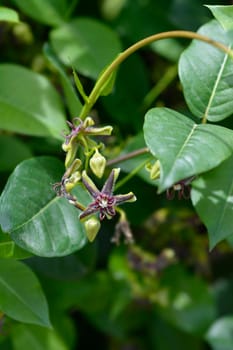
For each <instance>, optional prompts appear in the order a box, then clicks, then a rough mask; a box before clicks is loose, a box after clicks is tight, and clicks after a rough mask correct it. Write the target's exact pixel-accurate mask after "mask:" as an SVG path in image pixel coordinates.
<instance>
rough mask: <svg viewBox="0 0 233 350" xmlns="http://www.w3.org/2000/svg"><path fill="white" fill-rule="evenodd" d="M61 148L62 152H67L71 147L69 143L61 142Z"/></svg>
mask: <svg viewBox="0 0 233 350" xmlns="http://www.w3.org/2000/svg"><path fill="white" fill-rule="evenodd" d="M61 147H62V149H63V151H64V152H68V151H69V150H70V149H71V145H70V144H69V143H66V142H63V144H62V146H61Z"/></svg>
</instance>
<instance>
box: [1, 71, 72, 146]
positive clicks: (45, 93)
mask: <svg viewBox="0 0 233 350" xmlns="http://www.w3.org/2000/svg"><path fill="white" fill-rule="evenodd" d="M0 76H1V84H0V128H1V129H4V130H9V131H13V132H18V133H22V134H27V135H35V136H50V137H51V136H53V137H55V138H58V139H61V131H62V130H64V129H65V130H67V126H66V123H65V113H64V109H63V106H62V103H61V100H60V98H59V95H58V93H57V92H56V90H55V89H54V87H53V86H52V85H51V83H50V82H49V81H48V80H47V79H46V78H45V77H44V76H42V75H40V74H38V73H34V72H32V71H30V70H29V69H27V68H24V67H21V66H18V65H15V64H1V65H0Z"/></svg>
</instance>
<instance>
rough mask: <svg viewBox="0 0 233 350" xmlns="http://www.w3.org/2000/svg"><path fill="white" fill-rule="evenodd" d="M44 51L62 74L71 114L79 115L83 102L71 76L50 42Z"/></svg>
mask: <svg viewBox="0 0 233 350" xmlns="http://www.w3.org/2000/svg"><path fill="white" fill-rule="evenodd" d="M43 52H44V54H45V56H46V58H47V59H48V61H49V62H50V63H51V64H52V66H53V67H54V68H55V69H56V70H57V72H58V73H59V74H60V77H61V83H62V87H63V90H64V93H65V97H66V102H67V106H68V109H69V112H70V114H71V115H72V116H78V115H79V113H80V111H81V109H82V104H81V102H80V100H79V98H78V94H77V93H76V91H75V89H74V86H73V84H72V82H71V80H70V78H69V77H68V75H67V74H66V72H65V69H64V67H63V65H62V63H61V62H60V61H59V60H58V58H57V56H56V55H55V54H54V52H53V50H52V48H51V47H50V45H49V44H48V43H46V44H45V45H44V47H43Z"/></svg>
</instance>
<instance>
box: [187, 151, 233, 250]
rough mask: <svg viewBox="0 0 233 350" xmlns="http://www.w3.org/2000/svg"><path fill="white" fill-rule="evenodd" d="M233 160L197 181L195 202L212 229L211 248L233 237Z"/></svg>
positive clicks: (195, 182) (202, 217)
mask: <svg viewBox="0 0 233 350" xmlns="http://www.w3.org/2000/svg"><path fill="white" fill-rule="evenodd" d="M232 169H233V157H230V158H229V159H227V160H226V161H225V162H223V163H222V164H221V165H220V166H219V167H217V168H216V169H213V170H212V171H210V172H208V173H206V174H204V175H202V176H201V177H199V178H198V179H197V180H195V181H194V182H193V186H192V187H193V189H192V202H193V205H194V206H195V208H196V210H197V212H198V214H199V216H200V218H201V219H202V220H203V222H204V224H205V225H206V227H207V229H208V234H209V241H210V247H211V248H213V247H214V246H215V245H216V244H217V243H218V242H220V241H221V240H223V239H225V238H227V237H228V236H230V235H233V222H232V217H233V178H232Z"/></svg>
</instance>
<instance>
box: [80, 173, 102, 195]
mask: <svg viewBox="0 0 233 350" xmlns="http://www.w3.org/2000/svg"><path fill="white" fill-rule="evenodd" d="M82 181H83V184H84V186H85V187H86V189H87V190H88V192H89V193H90V195H91V196H92V197H93V198H96V197H97V196H98V194H99V193H100V191H99V190H98V188H97V187H96V185H95V184H94V182H93V181H92V180H91V178H90V177H89V176H88V175H87V173H86V171H85V170H84V171H83V172H82Z"/></svg>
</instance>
